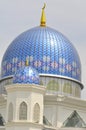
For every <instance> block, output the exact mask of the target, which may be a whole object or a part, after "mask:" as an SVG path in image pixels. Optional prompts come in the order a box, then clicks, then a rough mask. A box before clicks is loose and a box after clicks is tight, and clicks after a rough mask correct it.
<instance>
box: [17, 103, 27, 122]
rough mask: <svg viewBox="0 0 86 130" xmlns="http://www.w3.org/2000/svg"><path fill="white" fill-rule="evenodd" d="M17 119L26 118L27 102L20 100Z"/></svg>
mask: <svg viewBox="0 0 86 130" xmlns="http://www.w3.org/2000/svg"><path fill="white" fill-rule="evenodd" d="M19 120H27V104H26V103H25V102H22V103H21V104H20V107H19Z"/></svg>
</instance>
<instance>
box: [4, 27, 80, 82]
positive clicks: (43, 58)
mask: <svg viewBox="0 0 86 130" xmlns="http://www.w3.org/2000/svg"><path fill="white" fill-rule="evenodd" d="M26 60H28V61H29V65H30V66H32V67H33V68H35V69H36V70H37V71H38V72H39V73H42V74H54V75H61V76H67V77H70V78H74V79H76V80H79V81H80V80H81V63H80V59H79V56H78V54H77V51H76V49H75V47H74V46H73V45H72V43H71V42H70V41H69V40H68V39H67V38H66V37H65V36H64V35H63V34H61V33H60V32H58V31H56V30H54V29H51V28H49V27H40V26H39V27H35V28H32V29H30V30H27V31H26V32H24V33H22V34H20V35H19V36H18V37H17V38H16V39H15V40H14V41H13V42H12V43H11V44H10V45H9V47H8V48H7V50H6V52H5V54H4V56H3V60H2V77H6V76H10V75H14V74H15V72H16V71H17V70H18V69H19V68H20V67H23V66H25V61H26Z"/></svg>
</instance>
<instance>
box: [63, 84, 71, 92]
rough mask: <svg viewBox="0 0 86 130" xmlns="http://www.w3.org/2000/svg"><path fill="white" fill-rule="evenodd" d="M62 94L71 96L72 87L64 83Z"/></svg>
mask: <svg viewBox="0 0 86 130" xmlns="http://www.w3.org/2000/svg"><path fill="white" fill-rule="evenodd" d="M63 92H64V93H68V94H72V85H71V84H70V83H65V84H64V86H63Z"/></svg>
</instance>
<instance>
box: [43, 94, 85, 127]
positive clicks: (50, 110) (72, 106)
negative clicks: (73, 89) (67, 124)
mask: <svg viewBox="0 0 86 130" xmlns="http://www.w3.org/2000/svg"><path fill="white" fill-rule="evenodd" d="M74 111H77V113H78V114H79V115H80V117H81V118H82V119H83V121H84V122H86V101H84V100H79V99H78V98H77V99H76V98H73V99H72V98H71V97H70V98H68V97H64V98H63V97H59V96H58V97H53V96H51V97H50V96H49V97H48V96H47V98H46V97H45V106H44V115H45V117H46V118H47V119H48V121H49V122H50V123H51V124H52V126H53V127H58V128H60V127H62V125H63V122H64V121H65V120H66V119H67V118H68V117H69V116H70V115H71V114H72V113H73V112H74Z"/></svg>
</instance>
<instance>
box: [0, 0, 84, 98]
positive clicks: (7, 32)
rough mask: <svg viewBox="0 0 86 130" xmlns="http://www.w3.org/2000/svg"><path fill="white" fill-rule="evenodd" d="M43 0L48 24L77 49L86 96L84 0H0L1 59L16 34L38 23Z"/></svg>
mask: <svg viewBox="0 0 86 130" xmlns="http://www.w3.org/2000/svg"><path fill="white" fill-rule="evenodd" d="M44 2H45V3H46V10H45V11H46V19H47V26H50V27H52V28H54V29H56V30H58V31H60V32H61V33H63V34H64V35H65V36H66V37H67V38H68V39H69V40H70V41H71V42H72V43H73V44H74V46H75V47H76V49H77V51H78V53H79V56H80V59H81V63H82V83H83V84H84V90H83V91H82V98H84V99H86V0H0V62H1V59H2V57H3V54H4V52H5V50H6V49H7V47H8V45H9V44H10V43H11V42H12V41H13V39H14V38H15V37H16V36H18V35H19V34H20V33H22V32H23V31H25V30H27V29H30V28H32V27H34V26H38V25H39V24H40V15H41V8H42V6H43V3H44Z"/></svg>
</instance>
